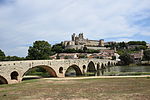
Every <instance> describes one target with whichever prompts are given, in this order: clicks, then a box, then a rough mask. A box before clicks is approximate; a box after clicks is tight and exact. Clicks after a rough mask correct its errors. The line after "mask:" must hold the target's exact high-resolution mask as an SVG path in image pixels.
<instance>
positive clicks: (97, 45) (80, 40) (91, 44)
mask: <svg viewBox="0 0 150 100" xmlns="http://www.w3.org/2000/svg"><path fill="white" fill-rule="evenodd" d="M71 39H72V40H71V41H64V42H62V43H63V45H64V46H65V48H66V49H73V48H74V49H83V47H85V46H86V47H87V48H88V49H95V50H99V49H106V48H105V47H104V39H101V40H89V39H85V38H84V36H83V33H80V34H79V35H76V34H75V33H73V35H72V36H71Z"/></svg>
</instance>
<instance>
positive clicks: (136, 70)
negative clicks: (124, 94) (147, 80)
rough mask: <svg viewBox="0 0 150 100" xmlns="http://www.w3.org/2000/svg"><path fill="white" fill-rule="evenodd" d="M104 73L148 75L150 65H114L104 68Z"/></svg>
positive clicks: (149, 73)
mask: <svg viewBox="0 0 150 100" xmlns="http://www.w3.org/2000/svg"><path fill="white" fill-rule="evenodd" d="M104 75H150V66H136V65H135V66H114V67H111V68H109V69H106V70H105V72H104Z"/></svg>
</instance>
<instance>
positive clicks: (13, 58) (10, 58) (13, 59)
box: [5, 56, 26, 61]
mask: <svg viewBox="0 0 150 100" xmlns="http://www.w3.org/2000/svg"><path fill="white" fill-rule="evenodd" d="M16 60H26V59H25V58H24V57H18V56H7V57H5V61H16Z"/></svg>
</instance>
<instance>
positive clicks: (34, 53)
mask: <svg viewBox="0 0 150 100" xmlns="http://www.w3.org/2000/svg"><path fill="white" fill-rule="evenodd" d="M51 54H52V51H51V45H50V44H49V43H48V42H47V41H35V42H34V43H33V46H30V47H29V49H28V56H27V59H34V60H40V59H49V56H50V55H51Z"/></svg>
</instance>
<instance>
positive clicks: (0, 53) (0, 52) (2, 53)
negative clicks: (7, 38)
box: [0, 49, 5, 61]
mask: <svg viewBox="0 0 150 100" xmlns="http://www.w3.org/2000/svg"><path fill="white" fill-rule="evenodd" d="M4 59H5V53H4V52H3V51H2V50H1V49H0V61H3V60H4Z"/></svg>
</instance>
